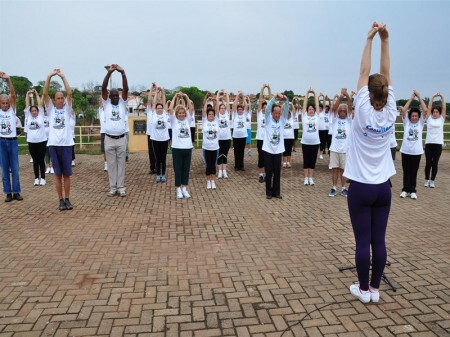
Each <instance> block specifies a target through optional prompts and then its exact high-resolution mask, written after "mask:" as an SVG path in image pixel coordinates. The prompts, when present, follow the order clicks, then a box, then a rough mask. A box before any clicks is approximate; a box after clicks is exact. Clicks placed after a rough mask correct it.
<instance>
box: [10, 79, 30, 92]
mask: <svg viewBox="0 0 450 337" xmlns="http://www.w3.org/2000/svg"><path fill="white" fill-rule="evenodd" d="M11 82H12V84H13V86H14V90H15V91H16V95H18V96H25V95H26V94H27V91H28V90H30V88H31V87H32V85H33V83H31V82H30V80H29V79H28V78H26V77H23V76H11Z"/></svg>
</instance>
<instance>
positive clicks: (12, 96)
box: [0, 72, 16, 110]
mask: <svg viewBox="0 0 450 337" xmlns="http://www.w3.org/2000/svg"><path fill="white" fill-rule="evenodd" d="M0 77H1V78H3V79H4V80H5V81H6V83H7V84H8V88H9V105H10V106H11V107H12V108H13V109H14V110H15V109H16V92H15V90H14V86H13V84H12V81H11V78H10V77H9V75H8V74H6V73H4V72H0Z"/></svg>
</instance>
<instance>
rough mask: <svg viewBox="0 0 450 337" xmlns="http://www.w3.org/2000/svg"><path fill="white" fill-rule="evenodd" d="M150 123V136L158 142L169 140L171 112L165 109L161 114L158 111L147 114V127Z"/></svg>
mask: <svg viewBox="0 0 450 337" xmlns="http://www.w3.org/2000/svg"><path fill="white" fill-rule="evenodd" d="M148 125H150V135H151V136H150V138H151V139H152V140H155V141H157V142H163V141H166V140H169V139H170V137H169V129H168V125H169V114H168V113H167V112H166V111H163V113H162V114H161V115H158V114H157V113H156V112H150V113H149V114H147V128H148Z"/></svg>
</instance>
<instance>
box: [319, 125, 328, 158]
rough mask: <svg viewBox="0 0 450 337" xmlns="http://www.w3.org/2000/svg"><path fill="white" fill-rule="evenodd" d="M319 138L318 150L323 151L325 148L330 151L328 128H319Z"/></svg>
mask: <svg viewBox="0 0 450 337" xmlns="http://www.w3.org/2000/svg"><path fill="white" fill-rule="evenodd" d="M319 138H320V151H322V152H325V149H328V153H329V151H330V146H331V135H329V134H328V130H319Z"/></svg>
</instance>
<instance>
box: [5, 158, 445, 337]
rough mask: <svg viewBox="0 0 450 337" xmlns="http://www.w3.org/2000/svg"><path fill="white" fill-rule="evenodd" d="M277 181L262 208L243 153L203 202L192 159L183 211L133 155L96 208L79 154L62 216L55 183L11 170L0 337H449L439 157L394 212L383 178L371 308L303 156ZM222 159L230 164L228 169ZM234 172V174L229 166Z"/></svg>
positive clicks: (98, 165) (89, 162)
mask: <svg viewBox="0 0 450 337" xmlns="http://www.w3.org/2000/svg"><path fill="white" fill-rule="evenodd" d="M293 158H294V165H293V168H292V169H283V171H282V194H283V199H282V200H274V199H272V200H267V199H266V198H265V193H264V186H263V184H260V183H258V181H257V170H256V154H254V156H253V157H248V156H247V155H246V158H245V160H246V169H247V170H246V171H245V172H239V173H234V172H230V179H228V180H221V181H218V182H217V185H218V188H217V190H215V191H213V190H208V191H207V190H206V189H205V187H206V186H205V185H206V184H205V180H204V171H203V170H204V169H203V164H202V156H201V151H200V150H195V154H194V158H193V166H192V170H191V180H190V183H191V184H190V189H191V194H192V199H190V200H176V199H175V192H174V188H173V175H172V168H171V167H172V165H171V156H170V155H169V156H168V162H169V168H168V176H169V180H168V182H167V183H166V184H156V183H155V182H154V181H153V180H154V176H150V175H149V174H148V162H147V161H148V157H147V155H146V154H144V153H140V154H131V156H130V162H129V163H128V164H127V173H126V185H127V187H128V189H127V192H128V195H127V197H125V198H120V197H114V198H108V197H107V196H106V193H107V191H108V183H107V175H106V173H104V172H103V170H102V167H103V166H102V165H103V164H102V159H101V157H100V156H93V155H78V156H77V166H76V167H75V168H74V176H73V188H72V197H71V200H72V202H73V204H74V207H75V208H74V210H73V211H66V212H59V211H58V210H57V198H56V192H55V191H54V186H53V185H54V181H53V176H51V175H50V177H48V185H47V186H44V187H33V186H32V185H33V175H32V168H31V165H30V164H29V163H28V157H27V156H22V157H21V158H20V174H21V183H22V188H23V193H22V194H23V196H24V198H25V200H24V201H22V202H17V201H15V202H12V203H10V204H6V203H3V202H1V203H0V214H1V223H0V232H1V234H0V336H167V337H170V336H182V337H188V336H240V337H241V336H255V337H256V336H270V337H279V336H281V334H282V332H283V331H284V330H285V329H286V328H287V327H288V326H289V325H292V324H295V323H296V322H298V320H300V319H301V318H302V317H303V316H304V315H305V313H307V312H310V311H312V310H314V309H316V308H318V307H321V306H323V305H325V304H330V303H334V302H339V303H337V304H334V305H329V306H327V307H325V308H323V309H321V310H319V311H316V312H314V313H312V314H311V316H310V317H306V318H305V319H304V320H303V322H302V324H297V325H295V326H294V327H292V329H291V330H289V331H287V332H286V333H285V334H284V336H285V337H286V336H345V337H350V336H449V335H450V334H449V329H450V318H449V311H450V290H449V288H450V281H449V280H450V277H449V276H450V272H449V270H450V268H449V266H450V263H449V262H450V261H449V260H450V259H449V253H450V245H449V242H450V240H449V238H450V235H449V217H450V211H449V198H448V195H450V170H449V166H450V153H448V152H446V153H444V154H443V156H442V158H441V163H440V171H439V174H438V179H437V188H436V189H426V188H424V187H422V177H423V166H424V161H425V160H424V158H423V159H422V163H421V167H420V174H419V177H420V179H419V181H418V183H419V186H418V200H411V199H400V198H399V197H398V195H399V193H400V190H401V179H402V173H401V163H400V160H398V159H397V161H396V166H397V170H398V174H397V175H396V176H395V177H394V178H393V206H392V212H391V217H390V221H389V227H388V234H387V241H388V254H389V261H390V262H391V263H392V265H391V266H390V267H387V268H386V274H387V275H388V277H389V278H390V279H391V280H392V281H393V283H394V285H395V286H396V287H398V290H397V292H392V291H391V290H389V288H388V287H387V285H386V284H384V283H383V284H382V289H381V290H382V298H381V301H380V303H379V304H368V305H364V304H362V303H360V302H359V301H357V300H355V299H353V298H352V296H351V295H349V292H348V286H349V284H351V282H353V281H355V280H356V276H355V272H354V271H353V270H349V271H344V272H342V273H341V272H339V271H338V268H337V267H339V266H345V265H351V264H352V263H353V255H354V239H353V233H352V230H351V226H350V223H349V217H348V212H347V207H346V200H345V198H344V197H341V196H336V197H335V198H329V197H327V194H328V191H329V188H330V172H329V170H328V168H327V166H326V163H325V162H324V161H319V163H318V169H317V172H316V173H317V179H316V186H314V187H305V186H303V176H302V169H301V154H300V153H299V152H297V153H294V157H293ZM232 163H233V160H232V159H231V164H232ZM230 166H231V167H232V165H230Z"/></svg>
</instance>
